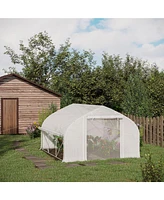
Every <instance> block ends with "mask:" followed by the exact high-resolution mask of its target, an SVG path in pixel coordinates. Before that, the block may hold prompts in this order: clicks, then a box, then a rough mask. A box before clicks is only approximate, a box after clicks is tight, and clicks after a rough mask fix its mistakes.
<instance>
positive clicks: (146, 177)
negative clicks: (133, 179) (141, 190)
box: [141, 153, 164, 182]
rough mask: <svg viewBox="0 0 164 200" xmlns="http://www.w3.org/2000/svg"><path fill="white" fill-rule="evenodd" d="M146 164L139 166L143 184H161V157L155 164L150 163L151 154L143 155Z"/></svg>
mask: <svg viewBox="0 0 164 200" xmlns="http://www.w3.org/2000/svg"><path fill="white" fill-rule="evenodd" d="M145 159H146V162H145V163H144V164H141V170H142V178H143V181H144V182H161V181H162V179H163V175H164V174H163V162H162V156H161V158H160V160H159V161H158V162H157V163H156V164H155V163H154V162H153V161H152V154H151V153H150V154H145Z"/></svg>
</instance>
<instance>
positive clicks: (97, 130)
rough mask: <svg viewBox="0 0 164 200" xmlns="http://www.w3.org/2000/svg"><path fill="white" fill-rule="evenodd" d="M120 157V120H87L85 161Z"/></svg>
mask: <svg viewBox="0 0 164 200" xmlns="http://www.w3.org/2000/svg"><path fill="white" fill-rule="evenodd" d="M119 157H120V120H119V119H88V120H87V160H96V159H108V158H119Z"/></svg>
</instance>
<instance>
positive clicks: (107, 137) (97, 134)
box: [40, 104, 140, 162]
mask: <svg viewBox="0 0 164 200" xmlns="http://www.w3.org/2000/svg"><path fill="white" fill-rule="evenodd" d="M40 129H41V130H42V133H41V149H54V148H55V144H54V142H53V136H54V135H58V136H63V146H64V151H63V162H74V161H85V160H94V159H107V158H114V157H117V158H118V157H119V158H124V157H140V150H139V130H138V127H137V126H136V125H135V123H134V122H133V121H132V120H130V119H129V118H127V117H126V116H124V115H122V114H121V113H119V112H116V111H114V110H112V109H110V108H107V107H105V106H101V105H87V104H71V105H69V106H66V107H64V108H62V109H60V110H58V111H57V112H55V113H53V114H51V115H50V116H49V117H47V118H46V119H45V121H44V122H43V124H42V127H41V128H40Z"/></svg>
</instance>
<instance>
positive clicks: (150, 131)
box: [149, 118, 153, 144]
mask: <svg viewBox="0 0 164 200" xmlns="http://www.w3.org/2000/svg"><path fill="white" fill-rule="evenodd" d="M152 121H153V120H152V118H150V124H149V135H150V141H149V142H150V143H149V144H153V141H152V139H153V137H152Z"/></svg>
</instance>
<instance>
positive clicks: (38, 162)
mask: <svg viewBox="0 0 164 200" xmlns="http://www.w3.org/2000/svg"><path fill="white" fill-rule="evenodd" d="M13 146H14V148H15V150H16V151H18V152H22V153H23V154H24V156H23V158H25V159H27V160H30V161H32V162H33V164H34V165H35V167H36V168H38V169H46V168H50V167H51V166H48V165H47V164H46V160H44V159H42V158H38V157H36V156H33V155H30V153H29V152H28V151H27V150H26V149H24V148H23V147H19V146H20V142H19V141H14V142H13Z"/></svg>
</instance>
